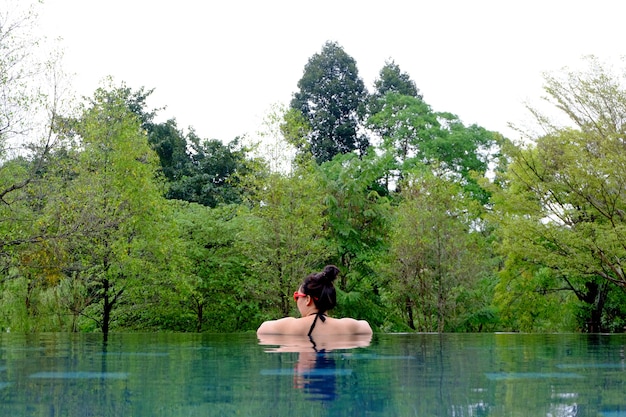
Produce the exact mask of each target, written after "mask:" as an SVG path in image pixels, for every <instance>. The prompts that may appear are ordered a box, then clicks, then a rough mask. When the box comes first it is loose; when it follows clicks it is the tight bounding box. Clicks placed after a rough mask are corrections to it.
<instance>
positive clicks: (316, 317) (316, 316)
mask: <svg viewBox="0 0 626 417" xmlns="http://www.w3.org/2000/svg"><path fill="white" fill-rule="evenodd" d="M318 318H319V319H320V320H322V323H323V322H325V321H326V316H325V315H324V313H317V314H315V318H314V319H313V323H312V324H311V328H310V329H309V333H307V336H309V337H311V333H313V329H314V328H315V323H316V322H317V319H318Z"/></svg>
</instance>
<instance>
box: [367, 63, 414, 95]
mask: <svg viewBox="0 0 626 417" xmlns="http://www.w3.org/2000/svg"><path fill="white" fill-rule="evenodd" d="M374 88H375V89H376V90H375V92H374V94H372V96H373V97H374V98H380V97H383V96H384V95H385V94H387V93H397V94H400V95H403V96H410V97H415V98H419V99H422V94H421V93H420V91H419V89H418V88H417V86H416V85H415V81H413V80H412V79H411V77H410V76H409V74H407V73H406V72H402V71H401V70H400V66H399V65H398V64H396V63H395V62H394V61H393V60H388V61H386V62H385V66H383V67H382V68H381V70H380V72H379V73H378V78H377V79H376V81H374Z"/></svg>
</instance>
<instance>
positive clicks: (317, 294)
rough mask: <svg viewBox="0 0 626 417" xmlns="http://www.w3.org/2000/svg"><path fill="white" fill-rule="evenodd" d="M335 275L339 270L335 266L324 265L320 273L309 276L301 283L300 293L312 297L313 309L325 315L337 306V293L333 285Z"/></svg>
mask: <svg viewBox="0 0 626 417" xmlns="http://www.w3.org/2000/svg"><path fill="white" fill-rule="evenodd" d="M337 275H339V268H337V267H336V266H335V265H326V266H325V267H324V270H323V271H322V272H316V273H312V274H310V275H309V276H307V277H306V278H305V279H304V282H303V283H302V292H303V293H305V294H306V295H310V296H311V297H313V302H314V303H315V307H317V309H318V310H319V312H320V313H325V312H326V311H328V310H330V309H332V308H333V307H335V306H336V305H337V293H336V292H335V286H334V285H333V281H334V280H335V279H336V278H337Z"/></svg>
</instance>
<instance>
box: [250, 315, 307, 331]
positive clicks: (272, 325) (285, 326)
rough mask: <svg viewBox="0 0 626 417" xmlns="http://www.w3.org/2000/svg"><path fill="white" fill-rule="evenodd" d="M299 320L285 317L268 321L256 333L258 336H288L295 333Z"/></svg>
mask: <svg viewBox="0 0 626 417" xmlns="http://www.w3.org/2000/svg"><path fill="white" fill-rule="evenodd" d="M297 320H298V319H296V318H294V317H284V318H282V319H278V320H268V321H266V322H263V323H261V325H260V326H259V328H258V329H257V331H256V332H257V334H288V333H291V332H293V330H294V328H295V326H296V323H297Z"/></svg>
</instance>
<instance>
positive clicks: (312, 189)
mask: <svg viewBox="0 0 626 417" xmlns="http://www.w3.org/2000/svg"><path fill="white" fill-rule="evenodd" d="M246 181H248V182H249V183H252V185H249V186H248V188H249V189H251V190H256V192H255V193H254V194H250V195H249V201H248V204H249V206H250V209H249V210H245V211H243V210H242V212H241V213H240V221H242V222H243V223H242V228H241V231H240V232H239V234H238V236H237V238H238V241H237V245H238V249H239V250H240V251H241V253H242V254H243V255H244V256H246V257H247V258H248V259H250V265H249V266H250V268H251V270H252V271H251V272H252V273H253V274H254V276H256V280H257V281H256V282H255V285H256V286H257V288H256V291H257V300H258V301H259V302H260V303H261V305H262V306H263V308H264V309H266V311H269V312H270V314H273V316H274V318H276V317H277V316H284V315H288V314H289V313H291V312H292V309H293V302H292V294H293V291H295V290H296V289H297V288H298V286H299V285H300V283H301V281H302V279H303V278H304V277H305V276H306V275H308V274H309V273H311V272H312V271H313V270H316V269H318V268H320V266H323V264H324V261H325V260H327V259H328V258H329V248H328V245H327V242H326V240H325V236H326V233H327V232H326V231H325V229H324V224H325V222H326V215H325V213H324V210H325V206H324V204H323V200H322V198H323V194H322V192H321V189H320V183H321V181H320V178H319V175H318V173H317V171H316V170H315V169H314V168H313V167H312V166H308V167H300V168H298V169H296V170H295V171H294V172H293V173H291V174H290V175H282V174H279V173H272V174H269V175H268V176H266V177H260V178H259V177H254V178H251V177H248V178H247V179H246ZM259 181H261V182H260V183H259Z"/></svg>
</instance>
